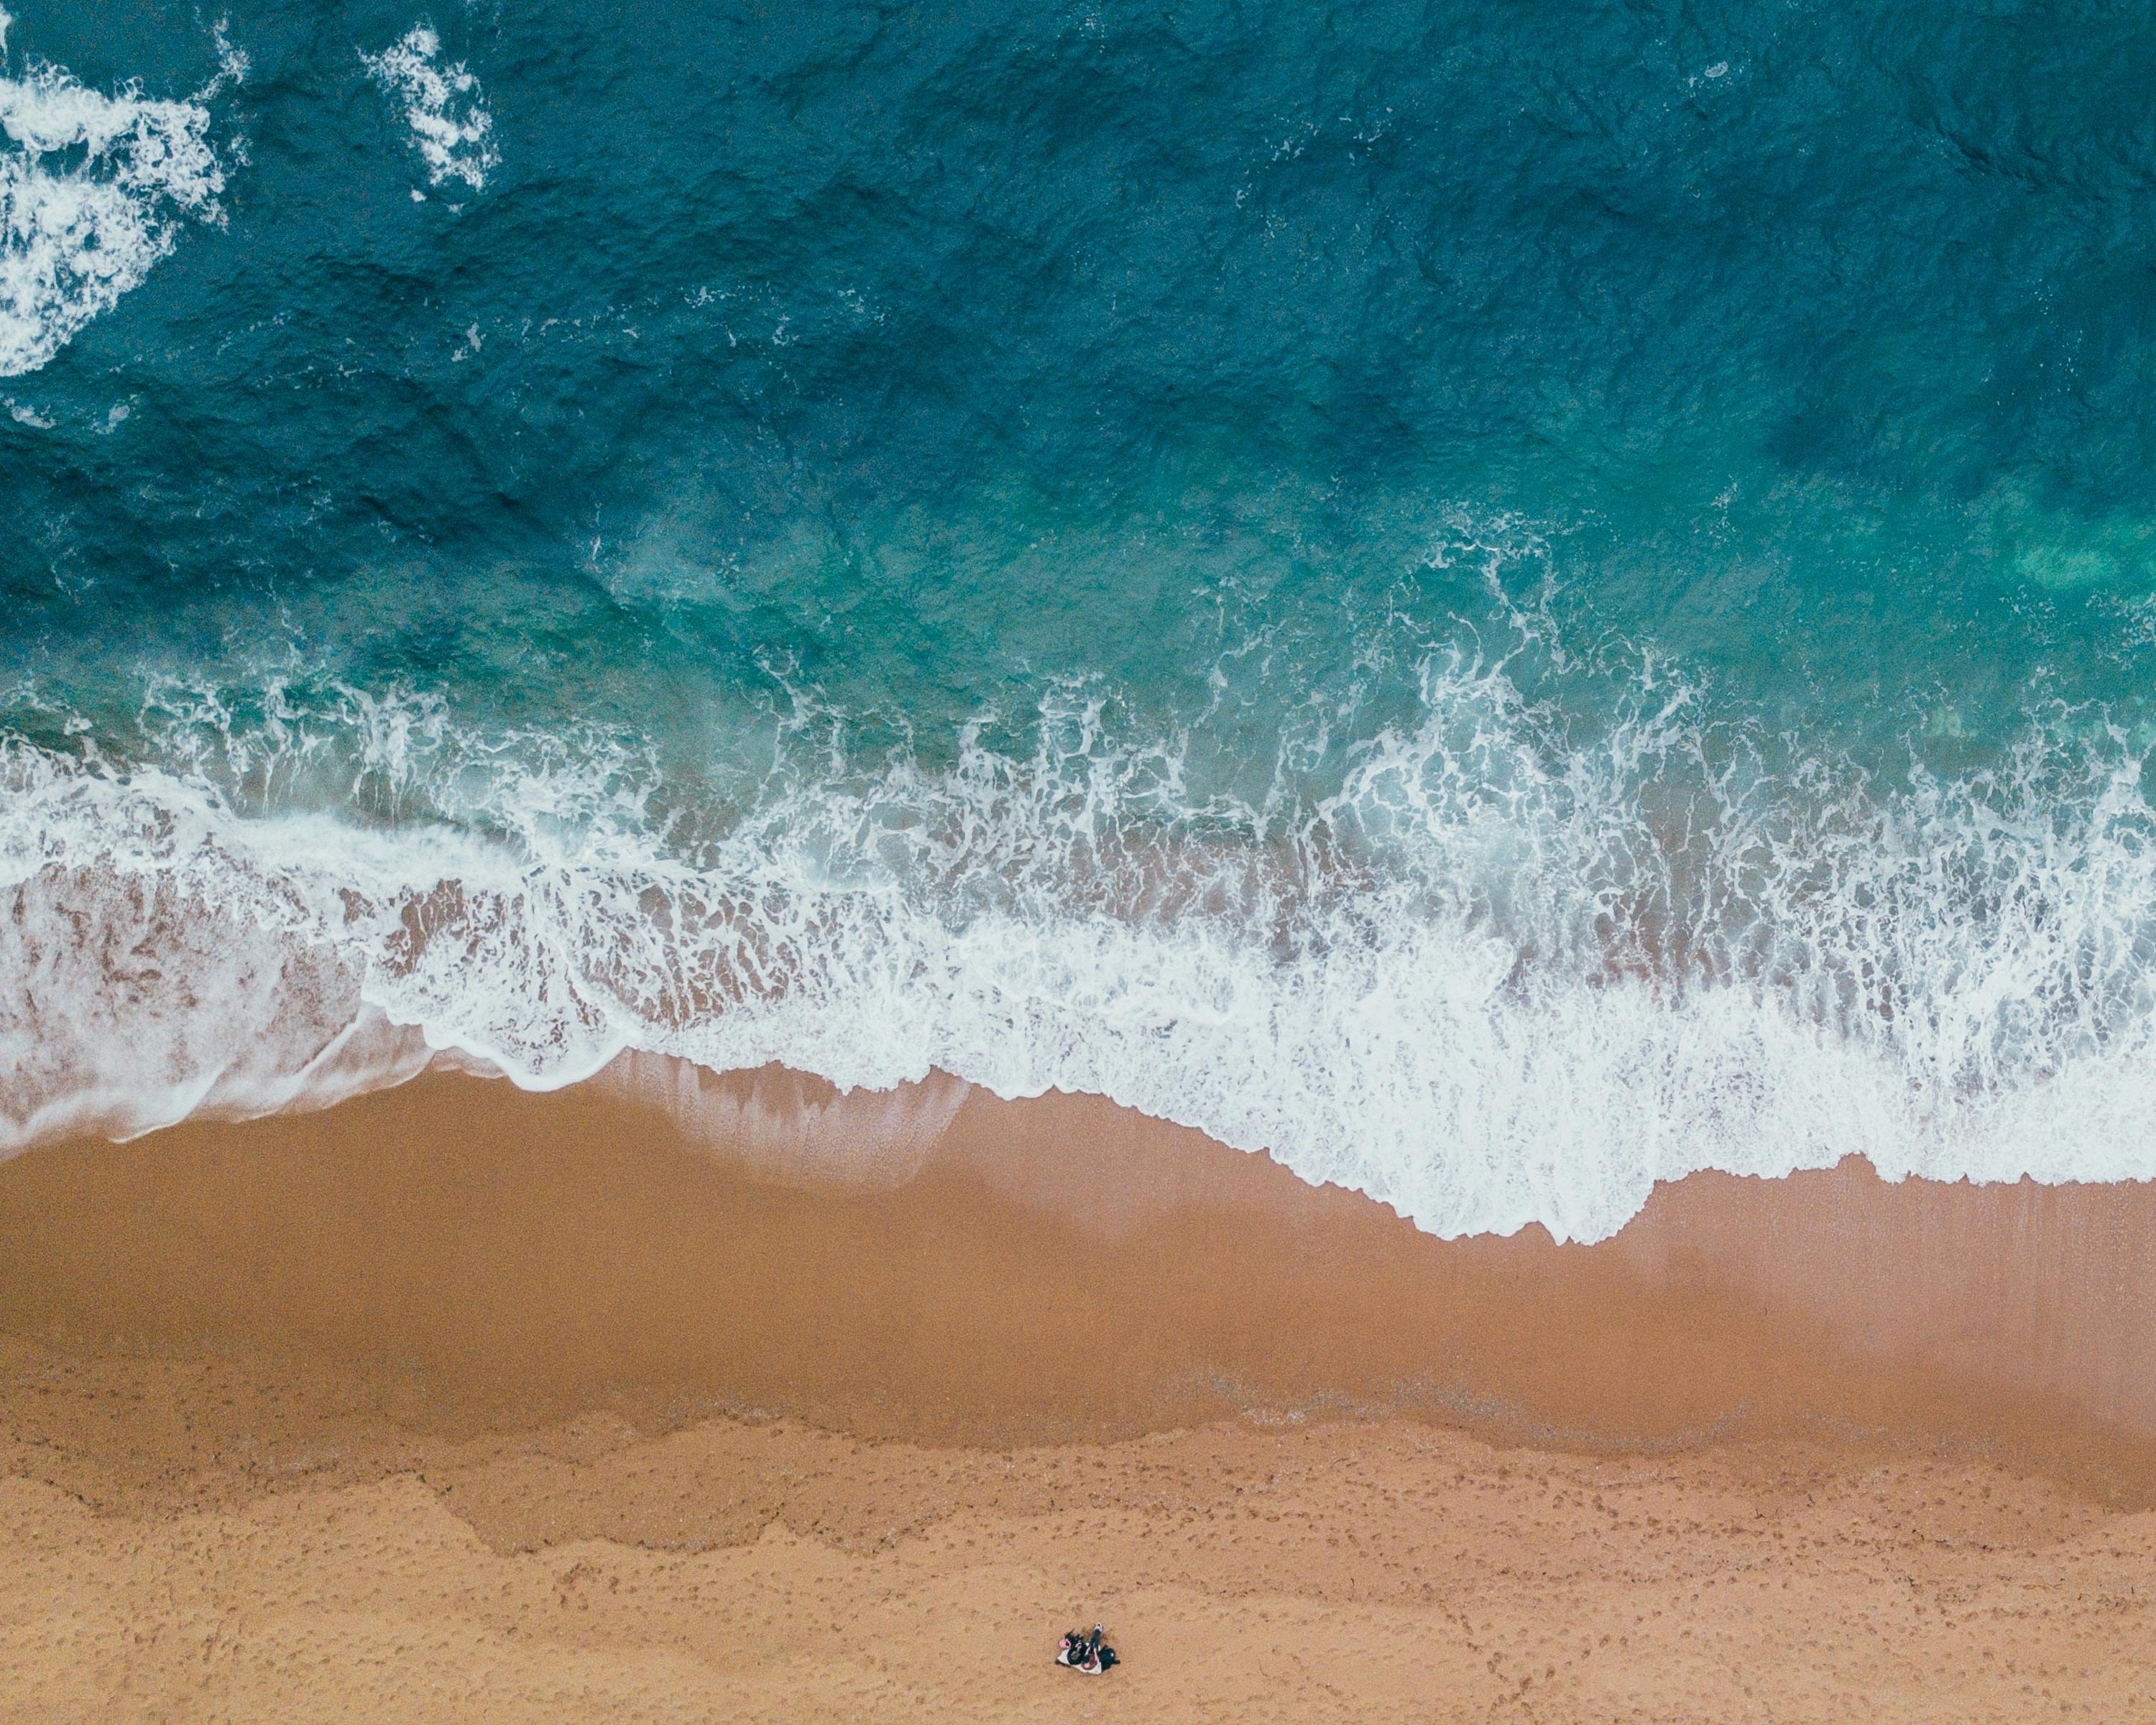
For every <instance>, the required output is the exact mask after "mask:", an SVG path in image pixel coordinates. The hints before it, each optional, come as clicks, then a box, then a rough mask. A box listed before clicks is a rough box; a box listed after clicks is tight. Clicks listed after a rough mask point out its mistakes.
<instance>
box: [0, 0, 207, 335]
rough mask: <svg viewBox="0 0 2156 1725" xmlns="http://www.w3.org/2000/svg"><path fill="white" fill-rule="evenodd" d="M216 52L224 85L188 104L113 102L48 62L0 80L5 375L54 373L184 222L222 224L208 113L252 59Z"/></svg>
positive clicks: (125, 98)
mask: <svg viewBox="0 0 2156 1725" xmlns="http://www.w3.org/2000/svg"><path fill="white" fill-rule="evenodd" d="M11 23H13V19H6V20H5V21H4V23H0V52H4V48H5V39H6V25H7V24H11ZM220 52H221V55H222V58H223V64H224V70H223V71H222V72H221V73H220V74H219V76H218V80H217V81H216V82H215V83H213V85H211V86H210V87H209V88H208V90H204V91H202V92H198V94H197V95H196V96H195V97H193V99H191V100H186V101H153V100H150V99H149V98H147V97H146V96H144V95H142V93H141V88H140V86H139V85H133V84H129V85H125V86H123V87H122V88H121V90H118V91H117V92H115V93H114V94H111V95H105V94H103V93H101V92H100V91H97V90H90V89H88V88H86V87H85V85H82V84H80V82H78V81H77V80H75V79H74V77H73V76H72V75H71V74H69V72H68V71H67V70H66V69H65V68H64V67H59V66H53V65H48V64H44V63H42V62H38V61H33V62H31V63H30V64H28V66H27V67H26V68H25V69H24V71H23V75H22V76H21V77H19V78H8V77H4V76H0V138H4V141H5V145H4V147H0V377H19V376H21V375H22V374H23V373H25V372H34V371H36V370H38V368H39V367H43V366H45V365H47V364H49V363H50V362H51V361H52V358H53V357H54V355H55V354H56V353H58V352H59V350H60V349H61V348H62V347H65V346H66V345H67V344H68V343H69V341H73V340H74V337H75V336H77V335H78V334H80V332H81V331H82V330H83V328H84V327H85V326H86V325H87V324H89V323H90V321H91V320H92V319H93V318H95V317H98V316H101V315H102V314H104V313H105V312H106V311H110V310H111V309H112V307H113V306H114V305H116V304H118V303H119V300H120V299H121V296H122V295H125V294H127V293H130V292H131V291H132V290H134V289H136V288H137V287H140V286H141V285H142V283H143V281H144V280H146V279H147V278H148V276H149V274H150V271H151V269H152V268H154V267H155V266H156V264H157V263H158V261H159V260H160V259H162V258H164V257H166V256H167V254H170V253H171V251H172V248H173V246H174V244H176V241H177V235H178V233H179V231H180V229H181V228H182V226H183V225H184V223H186V222H187V221H190V220H193V221H208V222H219V221H222V220H223V210H222V208H221V207H220V206H219V204H218V197H219V195H220V194H221V193H223V190H224V184H225V177H224V168H223V165H222V164H221V163H220V162H219V161H218V157H217V153H216V151H214V150H213V148H212V147H211V146H210V143H209V140H208V128H209V122H210V112H209V109H208V105H207V103H208V99H209V98H210V97H211V96H213V95H214V94H215V93H216V92H217V91H218V90H220V89H221V88H222V87H223V84H224V83H225V82H226V81H227V80H231V79H236V78H238V77H239V76H242V75H244V69H245V59H244V56H241V55H237V54H235V53H234V51H232V50H231V49H229V48H228V47H226V46H224V45H223V44H220Z"/></svg>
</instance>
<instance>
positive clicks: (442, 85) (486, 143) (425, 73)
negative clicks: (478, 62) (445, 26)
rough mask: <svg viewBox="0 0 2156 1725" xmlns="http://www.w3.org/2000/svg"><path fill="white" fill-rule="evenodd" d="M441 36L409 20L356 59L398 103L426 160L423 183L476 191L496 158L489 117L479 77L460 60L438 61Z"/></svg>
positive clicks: (479, 188)
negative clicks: (389, 40) (399, 32)
mask: <svg viewBox="0 0 2156 1725" xmlns="http://www.w3.org/2000/svg"><path fill="white" fill-rule="evenodd" d="M441 52H442V39H441V38H440V37H439V36H438V35H437V34H436V33H434V30H433V28H431V27H429V25H426V24H414V25H413V27H412V28H410V29H409V30H407V31H406V32H405V33H404V34H403V36H402V37H401V38H399V39H398V40H397V41H396V42H394V43H393V44H390V45H389V46H388V48H385V49H382V51H381V52H380V53H379V54H367V53H365V52H363V51H362V53H361V54H360V57H359V58H360V62H361V64H363V65H364V66H365V67H366V68H367V74H368V75H369V76H370V77H372V79H373V80H374V81H375V82H376V83H377V84H378V85H381V86H382V90H384V92H386V93H387V94H388V95H389V96H390V98H391V99H392V100H394V101H397V102H398V103H401V104H402V105H403V118H404V124H405V126H406V127H407V128H408V130H409V131H410V132H411V134H412V144H413V148H414V149H416V150H418V152H419V159H420V160H421V161H422V162H424V163H425V164H426V168H427V183H428V184H429V185H430V186H433V187H437V188H439V187H442V186H444V185H446V184H448V183H449V181H451V180H459V181H461V182H463V183H464V184H465V185H466V186H468V187H470V188H471V190H473V191H475V192H478V191H482V190H484V189H485V186H486V177H487V176H488V175H489V174H490V173H491V172H494V170H495V167H498V166H499V165H500V161H501V155H500V151H499V150H498V149H497V148H496V147H495V141H494V116H493V115H492V114H491V113H490V112H489V111H488V109H487V106H486V93H485V90H482V89H481V88H480V81H479V79H478V78H477V77H476V76H475V74H473V73H472V71H471V70H470V69H469V68H468V67H467V66H466V65H465V64H464V62H463V61H461V60H457V61H454V62H452V63H451V64H448V65H443V64H440V57H441Z"/></svg>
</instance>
